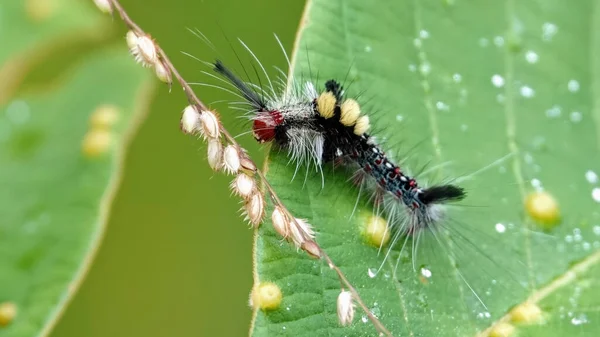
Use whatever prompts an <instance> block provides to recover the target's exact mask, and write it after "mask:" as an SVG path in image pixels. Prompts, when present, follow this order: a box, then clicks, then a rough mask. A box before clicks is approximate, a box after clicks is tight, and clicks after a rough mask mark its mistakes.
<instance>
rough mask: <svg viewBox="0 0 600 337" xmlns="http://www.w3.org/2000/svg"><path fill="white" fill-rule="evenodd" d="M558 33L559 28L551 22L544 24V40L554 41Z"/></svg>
mask: <svg viewBox="0 0 600 337" xmlns="http://www.w3.org/2000/svg"><path fill="white" fill-rule="evenodd" d="M556 33H558V26H557V25H555V24H553V23H551V22H544V24H543V25H542V40H544V41H552V38H553V37H554V35H556Z"/></svg>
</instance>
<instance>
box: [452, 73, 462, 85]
mask: <svg viewBox="0 0 600 337" xmlns="http://www.w3.org/2000/svg"><path fill="white" fill-rule="evenodd" d="M452 80H453V81H454V83H460V82H462V76H461V74H458V73H457V74H453V75H452Z"/></svg>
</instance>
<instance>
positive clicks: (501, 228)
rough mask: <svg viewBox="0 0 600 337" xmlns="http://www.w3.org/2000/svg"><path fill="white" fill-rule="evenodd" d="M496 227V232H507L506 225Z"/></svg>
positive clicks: (498, 224) (499, 224)
mask: <svg viewBox="0 0 600 337" xmlns="http://www.w3.org/2000/svg"><path fill="white" fill-rule="evenodd" d="M495 227H496V232H498V233H504V232H506V226H504V224H502V223H497V224H496V226H495Z"/></svg>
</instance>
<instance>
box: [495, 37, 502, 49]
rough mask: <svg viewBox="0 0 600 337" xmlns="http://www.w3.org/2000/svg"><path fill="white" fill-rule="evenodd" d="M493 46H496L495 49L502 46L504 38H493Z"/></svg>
mask: <svg viewBox="0 0 600 337" xmlns="http://www.w3.org/2000/svg"><path fill="white" fill-rule="evenodd" d="M494 44H495V45H496V47H502V46H504V38H503V37H502V36H496V37H494Z"/></svg>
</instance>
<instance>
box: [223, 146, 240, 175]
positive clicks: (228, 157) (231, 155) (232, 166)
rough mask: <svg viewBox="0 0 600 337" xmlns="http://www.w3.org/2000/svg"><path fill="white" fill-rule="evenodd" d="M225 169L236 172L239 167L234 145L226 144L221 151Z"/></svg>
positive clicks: (238, 158) (237, 154)
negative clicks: (222, 151)
mask: <svg viewBox="0 0 600 337" xmlns="http://www.w3.org/2000/svg"><path fill="white" fill-rule="evenodd" d="M223 158H224V162H225V171H227V173H237V172H238V171H239V169H240V154H239V152H238V150H237V149H236V147H235V146H234V145H227V147H226V148H225V151H224V153H223Z"/></svg>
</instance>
